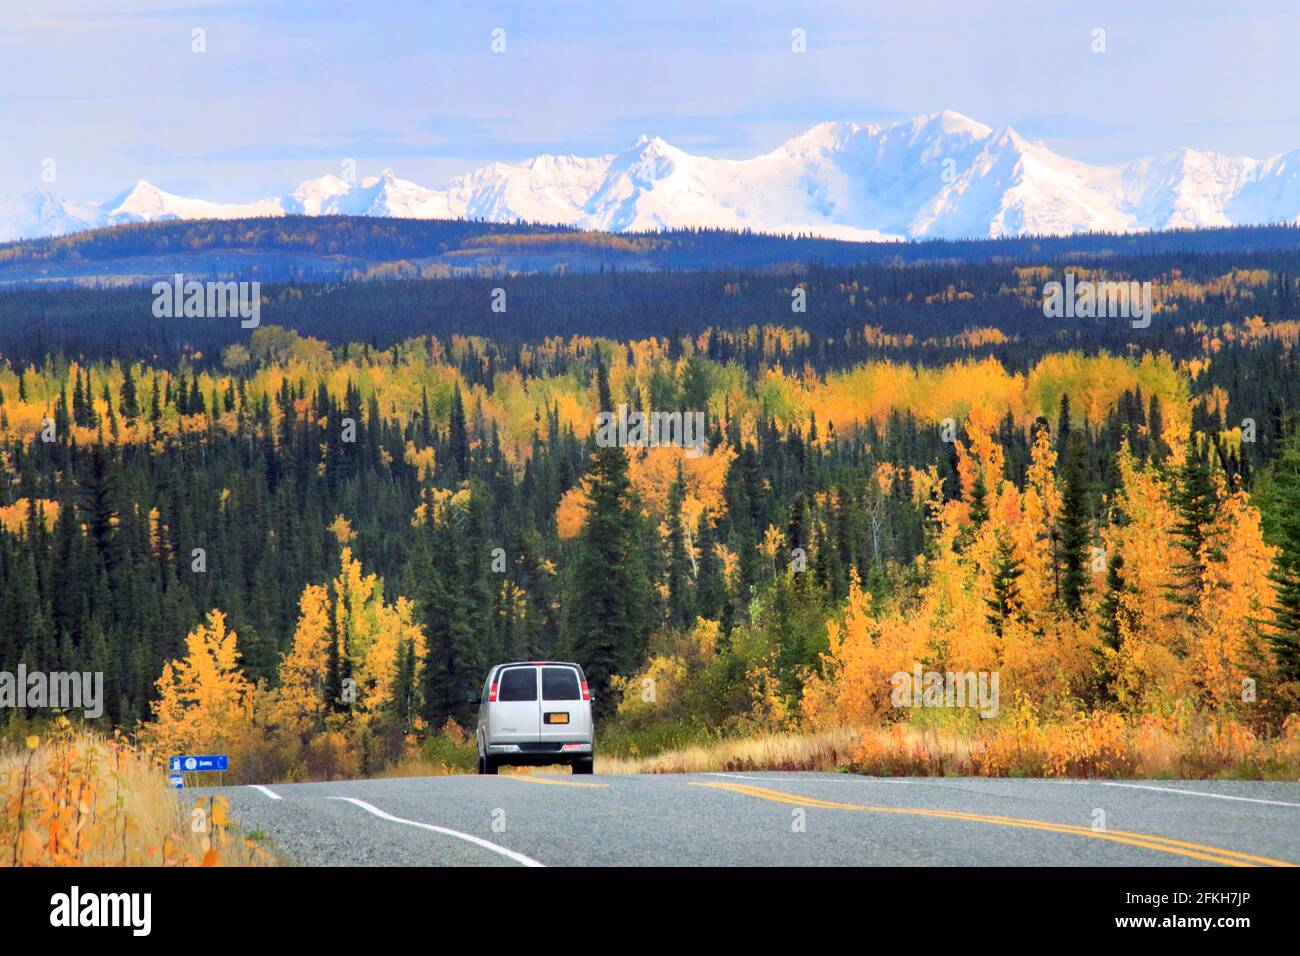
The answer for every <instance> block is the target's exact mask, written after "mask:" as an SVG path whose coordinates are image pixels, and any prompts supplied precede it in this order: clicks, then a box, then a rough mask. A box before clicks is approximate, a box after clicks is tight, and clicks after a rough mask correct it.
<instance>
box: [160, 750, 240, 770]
mask: <svg viewBox="0 0 1300 956" xmlns="http://www.w3.org/2000/svg"><path fill="white" fill-rule="evenodd" d="M168 769H169V770H170V771H171V772H172V773H180V772H181V771H185V772H186V773H192V772H194V771H196V770H229V769H230V760H229V758H228V757H227V756H226V755H225V754H207V755H204V756H201V757H199V756H195V757H172V759H171V763H170V766H169V767H168Z"/></svg>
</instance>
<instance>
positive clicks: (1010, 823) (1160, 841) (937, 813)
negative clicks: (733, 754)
mask: <svg viewBox="0 0 1300 956" xmlns="http://www.w3.org/2000/svg"><path fill="white" fill-rule="evenodd" d="M691 786H693V787H709V788H711V789H713V790H729V791H731V792H732V793H740V794H744V795H745V796H749V797H758V798H759V799H760V800H771V801H774V802H776V803H788V804H790V805H791V806H796V807H817V808H820V809H823V810H854V811H858V812H866V813H896V814H904V815H907V816H917V817H938V818H940V819H943V820H961V821H964V822H966V823H984V824H989V825H992V826H1000V827H1018V828H1020V829H1024V830H1045V831H1047V832H1049V833H1065V834H1068V835H1070V836H1079V837H1088V838H1090V839H1093V840H1108V841H1110V842H1111V843H1123V844H1127V845H1128V846H1137V847H1142V848H1144V849H1147V850H1155V851H1157V852H1159V853H1172V854H1174V855H1176V856H1183V857H1188V858H1190V859H1193V860H1202V861H1204V862H1207V863H1222V864H1224V865H1225V866H1261V865H1262V866H1295V864H1294V863H1287V862H1286V861H1284V860H1272V859H1269V858H1268V857H1265V856H1252V855H1251V854H1249V853H1238V852H1237V851H1236V850H1224V849H1221V848H1220V847H1213V846H1204V845H1202V844H1200V843H1188V842H1187V841H1185V840H1171V839H1169V838H1168V837H1160V836H1151V835H1150V834H1146V833H1126V832H1125V831H1123V830H1093V829H1091V828H1090V827H1079V826H1073V825H1071V824H1068V823H1051V822H1048V821H1046V820H1027V819H1023V818H1021V817H999V816H991V815H988V814H983V813H963V812H960V811H957V810H924V809H920V808H917V807H874V806H866V805H863V804H860V803H835V802H833V801H831V800H818V799H816V798H814V797H801V796H799V795H798V794H794V793H787V792H785V791H784V790H772V789H769V788H768V787H758V786H753V785H750V784H741V783H696V782H692V783H691Z"/></svg>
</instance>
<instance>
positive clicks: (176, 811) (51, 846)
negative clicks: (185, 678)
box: [0, 720, 274, 866]
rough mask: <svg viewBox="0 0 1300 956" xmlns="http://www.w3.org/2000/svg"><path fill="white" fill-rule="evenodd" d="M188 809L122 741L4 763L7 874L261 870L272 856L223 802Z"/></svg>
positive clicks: (2, 857) (88, 738) (39, 746)
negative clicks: (97, 869)
mask: <svg viewBox="0 0 1300 956" xmlns="http://www.w3.org/2000/svg"><path fill="white" fill-rule="evenodd" d="M201 804H202V812H201V813H200V814H198V815H195V814H194V813H193V812H192V811H191V810H188V809H187V808H185V807H182V805H181V802H180V801H179V800H178V799H177V798H176V794H175V791H173V790H172V789H171V788H170V787H169V786H168V783H167V775H166V773H165V772H163V770H162V769H161V766H160V765H159V764H157V763H156V762H155V761H154V760H152V759H151V758H150V756H149V755H147V754H146V753H144V752H143V751H141V750H140V749H139V748H137V747H136V746H134V745H133V744H131V743H129V742H128V741H126V740H125V739H124V738H122V737H107V738H106V737H102V736H98V735H93V734H89V733H84V732H75V731H73V730H72V728H71V727H70V726H69V725H68V724H67V722H66V720H62V721H61V722H60V724H59V725H58V728H57V729H56V731H55V733H54V734H53V735H52V736H50V737H48V738H44V739H42V738H37V737H31V738H29V739H28V740H27V749H25V750H22V751H16V752H14V751H11V752H9V753H6V754H0V866H199V865H202V866H259V865H268V864H271V863H273V862H274V861H273V860H272V858H271V856H270V854H268V853H267V852H266V851H265V850H263V849H262V848H260V847H258V846H257V845H256V844H254V843H253V842H252V841H250V840H247V839H245V838H244V837H243V836H242V834H240V833H239V831H238V830H237V829H236V828H235V827H234V826H233V825H232V823H231V821H230V819H229V817H228V815H227V812H226V805H225V802H224V801H223V800H221V799H220V798H216V799H215V800H204V801H201Z"/></svg>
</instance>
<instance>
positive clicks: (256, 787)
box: [249, 783, 283, 800]
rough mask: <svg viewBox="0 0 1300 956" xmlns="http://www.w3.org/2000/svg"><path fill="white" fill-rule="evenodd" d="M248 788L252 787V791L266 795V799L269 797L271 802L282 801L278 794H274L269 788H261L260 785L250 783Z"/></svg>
mask: <svg viewBox="0 0 1300 956" xmlns="http://www.w3.org/2000/svg"><path fill="white" fill-rule="evenodd" d="M249 786H250V787H252V788H253V789H254V790H258V791H260V792H262V793H264V794H266V795H267V796H268V797H270V798H271V799H272V800H282V799H283V797H281V796H280V795H279V794H278V793H276V792H275V791H274V790H272V789H271V788H270V787H264V786H262V785H261V784H260V783H250V784H249Z"/></svg>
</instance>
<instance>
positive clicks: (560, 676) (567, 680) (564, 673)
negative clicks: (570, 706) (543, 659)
mask: <svg viewBox="0 0 1300 956" xmlns="http://www.w3.org/2000/svg"><path fill="white" fill-rule="evenodd" d="M581 699H582V692H581V691H580V690H579V688H578V672H577V671H575V670H574V669H573V668H572V667H543V668H542V700H581Z"/></svg>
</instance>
